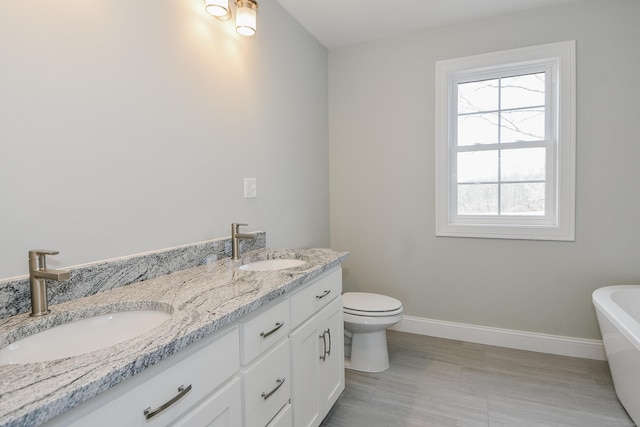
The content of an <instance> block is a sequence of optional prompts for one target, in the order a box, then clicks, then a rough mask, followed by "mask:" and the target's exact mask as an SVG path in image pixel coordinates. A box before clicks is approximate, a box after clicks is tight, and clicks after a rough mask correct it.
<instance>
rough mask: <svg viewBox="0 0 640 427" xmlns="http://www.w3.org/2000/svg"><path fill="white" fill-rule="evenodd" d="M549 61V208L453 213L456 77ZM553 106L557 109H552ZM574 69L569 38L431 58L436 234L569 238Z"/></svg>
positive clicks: (490, 73)
mask: <svg viewBox="0 0 640 427" xmlns="http://www.w3.org/2000/svg"><path fill="white" fill-rule="evenodd" d="M534 66H540V67H541V68H544V67H549V66H551V70H552V74H555V76H554V79H553V82H551V85H552V88H553V95H554V96H557V103H553V102H551V103H550V104H549V105H550V106H551V108H552V109H555V110H554V111H551V112H548V113H547V114H550V117H551V120H552V122H551V123H547V126H553V128H554V129H555V140H552V141H551V147H552V148H551V149H550V150H547V159H548V160H553V159H552V158H550V157H553V156H554V155H555V158H556V159H555V160H556V161H555V164H549V162H547V176H549V174H552V175H551V176H552V177H554V178H555V183H554V184H555V185H553V188H552V191H553V194H550V195H548V196H547V200H548V201H551V203H553V204H555V210H554V211H552V212H550V213H549V214H547V215H546V216H545V217H534V216H522V217H519V216H504V217H494V216H488V217H484V216H467V215H465V216H464V217H461V216H457V215H455V214H454V213H455V212H453V210H455V207H456V206H455V201H454V200H452V197H453V195H454V191H452V188H453V187H455V185H452V182H451V178H450V177H451V171H450V167H451V165H452V162H454V161H455V159H454V158H453V156H452V152H453V150H454V149H455V147H452V143H451V140H452V138H453V137H454V136H455V129H454V128H453V125H454V124H455V123H456V119H455V117H456V114H457V108H456V105H455V104H456V101H454V96H455V97H456V98H457V90H456V88H457V82H458V81H460V76H464V78H463V79H462V80H465V79H467V78H469V76H471V75H472V74H473V75H474V77H477V76H482V75H485V76H489V77H496V76H500V75H504V73H503V71H508V72H507V74H509V73H511V72H512V71H515V70H517V69H518V68H519V67H526V68H527V69H530V67H534ZM550 95H551V94H548V95H547V96H550ZM556 107H557V108H556ZM575 111H576V69H575V41H566V42H560V43H551V44H545V45H539V46H532V47H525V48H520V49H513V50H507V51H502V52H494V53H488V54H481V55H475V56H469V57H464V58H457V59H452V60H445V61H439V62H437V63H436V135H435V137H436V141H435V153H436V165H435V166H436V168H435V169H436V177H435V178H436V179H435V181H436V236H452V237H483V238H502V239H533V240H564V241H574V240H575V169H576V166H575V158H576V156H575V147H576V137H575V135H576V131H575V129H576V117H575Z"/></svg>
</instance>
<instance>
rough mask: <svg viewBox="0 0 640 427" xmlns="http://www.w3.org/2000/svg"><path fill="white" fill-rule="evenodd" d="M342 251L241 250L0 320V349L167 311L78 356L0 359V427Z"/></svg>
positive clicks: (212, 322) (78, 393)
mask: <svg viewBox="0 0 640 427" xmlns="http://www.w3.org/2000/svg"><path fill="white" fill-rule="evenodd" d="M347 257H348V253H346V252H335V251H333V250H330V249H300V250H276V249H260V250H256V251H252V252H248V253H246V254H244V255H243V256H242V258H241V259H240V260H235V261H234V260H231V259H230V258H224V259H221V260H219V261H215V262H212V263H210V264H207V265H203V266H199V267H194V268H190V269H187V270H182V271H177V272H175V273H171V274H167V275H165V276H160V277H156V278H154V279H150V280H147V281H144V282H138V283H134V284H131V285H127V286H123V287H120V288H116V289H112V290H109V291H106V292H102V293H99V294H96V295H92V296H88V297H85V298H80V299H77V300H73V301H69V302H65V303H61V304H57V305H53V306H50V309H51V313H50V314H49V315H48V316H44V317H42V318H32V317H29V315H28V314H27V313H23V314H19V315H16V316H13V317H10V318H6V319H0V348H3V347H5V346H6V345H8V344H10V343H11V342H14V341H16V340H17V339H20V338H23V337H25V336H28V335H30V334H33V333H35V332H39V331H41V330H44V329H47V328H49V327H52V326H55V325H58V324H63V323H66V322H69V321H72V320H79V319H83V318H87V317H92V316H96V315H100V314H106V313H111V312H117V311H127V310H141V309H156V310H164V311H168V312H171V313H172V316H171V317H170V319H169V320H167V321H166V322H164V323H162V324H161V325H160V326H158V327H157V328H155V329H153V330H151V331H149V332H147V333H145V334H143V335H140V336H139V337H136V338H133V339H131V340H128V341H124V342H122V343H120V344H116V345H114V346H112V347H108V348H105V349H102V350H97V351H94V352H91V353H87V354H84V355H81V356H75V357H68V358H65V359H59V360H54V361H49V362H40V363H29V364H24V365H15V364H14V365H0V426H1V427H5V426H6V427H8V426H25V425H29V426H35V425H39V424H41V423H43V422H45V421H47V420H49V419H51V418H53V417H55V416H56V415H59V414H61V413H63V412H65V411H67V410H69V409H71V408H72V407H74V406H76V405H78V404H79V403H81V402H83V401H85V400H87V399H90V398H91V397H94V396H96V395H97V394H99V393H101V392H103V391H105V390H107V389H108V388H110V387H112V386H114V385H116V384H118V383H119V382H121V381H122V380H124V379H126V378H129V377H131V376H133V375H135V374H136V373H138V372H140V371H142V370H144V369H145V368H146V367H149V366H151V365H153V364H155V363H156V362H158V361H160V360H162V359H164V358H165V357H167V356H170V355H172V354H174V353H176V352H178V351H180V350H181V349H183V348H184V347H186V346H187V345H189V344H190V343H193V342H195V341H197V340H199V339H201V338H203V337H205V336H207V335H210V334H212V333H214V332H215V331H217V330H219V329H220V328H222V327H224V326H226V325H229V324H231V323H232V322H234V321H235V320H238V319H239V318H241V317H242V316H243V315H245V314H247V313H250V312H251V311H253V310H255V309H257V308H259V307H261V306H263V305H265V304H267V303H268V302H269V301H271V300H273V299H275V298H277V297H278V296H280V295H282V294H284V293H285V292H287V291H290V290H293V289H295V288H296V287H298V286H299V285H301V284H302V283H304V282H306V281H307V280H309V279H312V278H315V277H317V276H319V275H321V274H322V273H324V272H325V271H328V270H330V269H333V268H335V267H337V266H338V265H340V263H342V262H343V261H344V260H345V259H346V258H347ZM271 258H297V259H302V260H305V261H307V262H306V263H305V264H303V265H301V266H298V267H293V268H288V269H285V270H277V271H261V272H253V271H244V270H240V269H239V268H238V267H240V266H241V265H242V264H246V263H250V262H254V261H260V260H264V259H271Z"/></svg>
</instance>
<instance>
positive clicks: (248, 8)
mask: <svg viewBox="0 0 640 427" xmlns="http://www.w3.org/2000/svg"><path fill="white" fill-rule="evenodd" d="M236 6H237V10H236V31H237V32H238V33H240V34H241V35H243V36H252V35H254V34H255V33H256V15H257V11H258V3H256V2H255V1H253V0H236Z"/></svg>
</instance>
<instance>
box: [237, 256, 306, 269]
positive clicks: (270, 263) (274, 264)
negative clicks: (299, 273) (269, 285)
mask: <svg viewBox="0 0 640 427" xmlns="http://www.w3.org/2000/svg"><path fill="white" fill-rule="evenodd" d="M305 263H306V261H303V260H301V259H287V258H285V259H267V260H264V261H256V262H252V263H249V264H245V265H242V266H240V270H246V271H274V270H284V269H285V268H291V267H297V266H299V265H302V264H305Z"/></svg>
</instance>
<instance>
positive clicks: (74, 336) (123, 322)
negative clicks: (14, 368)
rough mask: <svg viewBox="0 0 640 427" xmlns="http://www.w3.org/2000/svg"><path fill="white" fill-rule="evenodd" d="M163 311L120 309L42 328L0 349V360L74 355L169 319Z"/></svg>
mask: <svg viewBox="0 0 640 427" xmlns="http://www.w3.org/2000/svg"><path fill="white" fill-rule="evenodd" d="M170 317H171V314H169V313H167V312H164V311H156V310H145V311H121V312H118V313H111V314H105V315H102V316H96V317H89V318H87V319H82V320H76V321H74V322H69V323H65V324H63V325H59V326H55V327H53V328H50V329H46V330H44V331H42V332H38V333H37V334H33V335H30V336H28V337H26V338H23V339H21V340H18V341H16V342H14V343H12V344H9V345H8V346H6V347H5V348H3V349H0V364H2V365H5V364H23V363H34V362H45V361H48V360H56V359H62V358H65V357H71V356H78V355H81V354H85V353H89V352H92V351H96V350H100V349H101V348H106V347H109V346H112V345H115V344H118V343H120V342H123V341H126V340H128V339H131V338H135V337H137V336H139V335H142V334H143V333H145V332H147V331H150V330H151V329H153V328H155V327H156V326H158V325H160V324H161V323H163V322H164V321H165V320H167V319H169V318H170Z"/></svg>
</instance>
